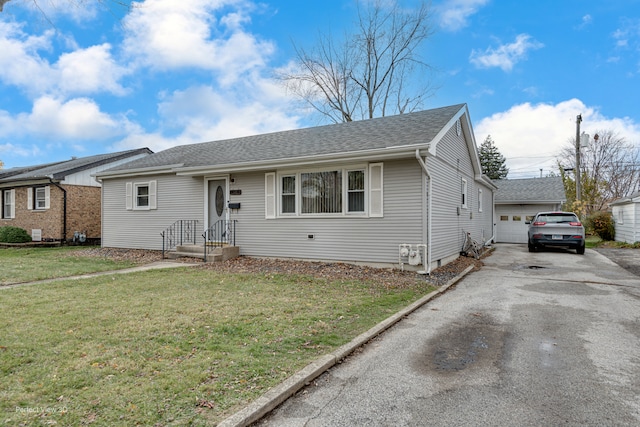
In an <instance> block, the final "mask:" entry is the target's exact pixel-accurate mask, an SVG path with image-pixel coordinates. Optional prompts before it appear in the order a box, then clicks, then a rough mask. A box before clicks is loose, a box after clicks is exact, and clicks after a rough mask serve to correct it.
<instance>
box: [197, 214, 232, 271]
mask: <svg viewBox="0 0 640 427" xmlns="http://www.w3.org/2000/svg"><path fill="white" fill-rule="evenodd" d="M237 222H238V220H235V219H234V220H229V221H227V220H224V219H221V220H219V221H218V222H216V223H215V224H213V225H212V226H211V227H209V228H208V229H206V230H205V231H204V233H202V237H203V238H204V260H205V262H206V261H207V255H208V254H210V253H211V252H212V251H213V250H214V249H215V248H221V247H224V246H235V245H236V223H237Z"/></svg>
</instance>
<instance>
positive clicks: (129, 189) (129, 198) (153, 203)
mask: <svg viewBox="0 0 640 427" xmlns="http://www.w3.org/2000/svg"><path fill="white" fill-rule="evenodd" d="M139 187H148V188H149V195H148V200H149V203H148V205H147V206H138V188H139ZM125 189H126V190H125V208H126V209H127V210H129V211H130V210H134V211H149V210H155V209H158V195H157V192H158V182H157V181H155V180H153V181H140V182H127V183H126V185H125Z"/></svg>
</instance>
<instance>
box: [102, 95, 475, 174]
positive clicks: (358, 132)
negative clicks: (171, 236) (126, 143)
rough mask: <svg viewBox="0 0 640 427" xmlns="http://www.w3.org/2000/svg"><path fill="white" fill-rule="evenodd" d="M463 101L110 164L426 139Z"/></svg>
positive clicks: (323, 151)
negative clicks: (423, 109)
mask: <svg viewBox="0 0 640 427" xmlns="http://www.w3.org/2000/svg"><path fill="white" fill-rule="evenodd" d="M464 107H465V104H457V105H452V106H448V107H442V108H435V109H431V110H426V111H421V112H416V113H408V114H401V115H397V116H387V117H380V118H376V119H369V120H360V121H354V122H349V123H339V124H333V125H326V126H319V127H312V128H305V129H295V130H288V131H282V132H274V133H268V134H262V135H255V136H247V137H242V138H234V139H226V140H220V141H211V142H203V143H198V144H191V145H181V146H177V147H173V148H169V149H167V150H164V151H160V152H158V153H155V154H152V155H150V156H147V157H145V158H143V159H139V160H135V161H133V162H130V163H127V164H125V165H122V166H118V167H115V168H113V169H110V170H109V172H114V171H125V172H126V171H127V170H134V169H143V168H160V167H163V166H169V165H178V164H180V165H182V167H185V168H188V167H198V166H216V165H233V164H240V163H245V162H247V163H248V162H259V161H268V160H280V159H292V158H302V157H312V156H322V155H331V154H336V153H352V152H353V153H356V152H360V151H366V150H375V149H384V148H390V147H399V146H404V145H417V144H427V143H429V142H430V141H431V140H432V139H433V138H434V137H435V136H436V135H437V134H438V133H439V132H440V131H441V130H442V128H443V127H444V126H445V125H446V124H447V123H448V122H449V121H450V120H451V119H452V118H453V117H454V116H455V115H456V114H457V113H458V112H459V111H460V109H462V108H464Z"/></svg>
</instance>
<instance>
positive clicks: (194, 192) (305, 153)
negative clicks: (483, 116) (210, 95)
mask: <svg viewBox="0 0 640 427" xmlns="http://www.w3.org/2000/svg"><path fill="white" fill-rule="evenodd" d="M97 177H98V178H99V179H100V180H101V181H102V184H103V204H102V209H103V212H102V218H103V230H102V235H103V239H102V245H103V246H105V247H118V248H141V249H157V250H159V249H163V246H164V249H165V250H169V249H171V250H173V246H174V244H176V243H184V241H189V242H193V243H195V244H198V245H204V241H205V239H206V240H207V241H210V242H213V241H215V243H219V242H220V241H223V243H228V244H232V245H235V246H237V247H239V253H240V254H241V255H247V256H255V257H277V258H292V259H306V260H332V261H341V262H353V263H366V264H374V265H379V264H382V265H387V266H392V265H395V266H398V265H399V264H402V266H403V267H407V268H410V267H412V266H413V267H415V268H416V269H418V270H424V271H426V272H429V271H430V269H431V268H432V267H436V266H439V265H441V264H444V263H446V262H449V261H451V260H453V259H455V258H457V257H458V255H459V252H460V249H461V245H462V243H463V241H464V233H463V232H464V231H468V232H471V234H472V237H473V238H474V239H476V240H478V241H483V242H484V241H488V240H490V239H491V237H492V236H493V191H494V189H495V186H494V185H493V184H492V182H491V180H489V179H488V178H487V177H486V176H483V175H482V172H481V166H480V162H479V159H478V154H477V149H476V143H475V138H474V134H473V129H472V127H471V122H470V119H469V112H468V110H467V106H466V105H465V104H459V105H453V106H449V107H443V108H437V109H432V110H427V111H422V112H416V113H410V114H403V115H398V116H391V117H389V116H388V117H382V118H376V119H371V120H363V121H355V122H349V123H340V124H334V125H327V126H320V127H314V128H307V129H297V130H290V131H284V132H276V133H270V134H265V135H256V136H249V137H244V138H236V139H229V140H223V141H214V142H206V143H199V144H193V145H184V146H177V147H174V148H170V149H168V150H165V151H161V152H158V153H155V154H152V155H150V156H148V157H146V158H144V159H140V160H137V161H134V162H131V163H128V164H126V165H122V166H120V167H117V168H114V169H111V170H108V171H104V172H101V173H98V174H97ZM161 234H162V235H163V236H164V239H163V238H162V236H161ZM203 234H204V236H205V237H202V235H203Z"/></svg>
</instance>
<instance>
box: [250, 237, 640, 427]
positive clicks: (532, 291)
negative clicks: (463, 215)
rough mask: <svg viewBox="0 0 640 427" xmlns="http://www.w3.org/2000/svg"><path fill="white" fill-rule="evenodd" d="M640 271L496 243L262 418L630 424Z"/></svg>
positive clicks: (637, 416)
mask: <svg viewBox="0 0 640 427" xmlns="http://www.w3.org/2000/svg"><path fill="white" fill-rule="evenodd" d="M638 396H640V279H639V278H638V277H637V276H635V275H633V274H631V273H630V272H628V271H626V270H625V269H623V268H621V267H620V266H619V265H617V264H615V263H614V262H612V261H610V260H609V259H608V258H606V257H605V256H603V255H601V254H600V253H598V252H596V251H594V250H587V252H586V254H585V255H583V256H581V255H576V254H575V252H574V251H562V250H556V251H550V252H536V253H532V254H529V253H528V252H527V248H526V246H524V245H497V247H496V251H495V253H494V254H493V255H492V256H491V257H489V258H487V259H486V260H485V267H484V268H483V269H482V270H480V271H478V272H473V273H471V274H469V275H468V276H466V277H465V278H464V279H463V280H462V281H460V282H458V284H457V285H456V286H455V287H454V288H452V289H451V290H449V291H448V292H447V293H445V294H443V295H442V296H440V297H439V298H437V299H436V300H434V301H431V302H429V303H428V304H427V305H425V306H423V307H422V308H421V309H419V310H417V311H415V312H414V313H413V314H411V315H409V316H407V317H406V319H404V320H403V321H402V322H400V323H398V324H396V326H394V327H393V328H391V329H389V330H388V331H387V332H385V333H384V334H382V335H381V336H379V337H378V338H376V339H375V340H374V341H373V342H370V343H369V344H368V345H366V346H365V347H363V348H362V350H361V351H360V352H358V353H357V354H354V355H352V356H350V357H348V358H347V359H346V360H345V361H344V362H343V363H342V364H340V365H337V366H336V367H334V368H331V369H330V370H329V371H327V372H326V373H325V374H323V375H322V376H320V377H318V379H316V380H315V381H314V382H313V383H312V384H310V385H309V386H308V387H306V388H304V389H303V390H301V391H300V392H299V393H298V394H297V395H295V396H294V397H292V398H291V399H289V400H287V401H286V402H285V403H284V404H282V405H281V406H280V407H279V408H278V409H276V410H275V411H274V412H272V413H271V414H270V415H269V416H267V417H266V418H264V419H263V420H261V421H260V422H258V423H257V425H260V426H309V427H311V426H354V425H358V426H425V425H433V426H463V425H464V426H467V425H496V426H498V425H500V426H502V425H518V426H548V425H565V426H606V425H615V426H636V425H639V424H640V400H639V399H638Z"/></svg>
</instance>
